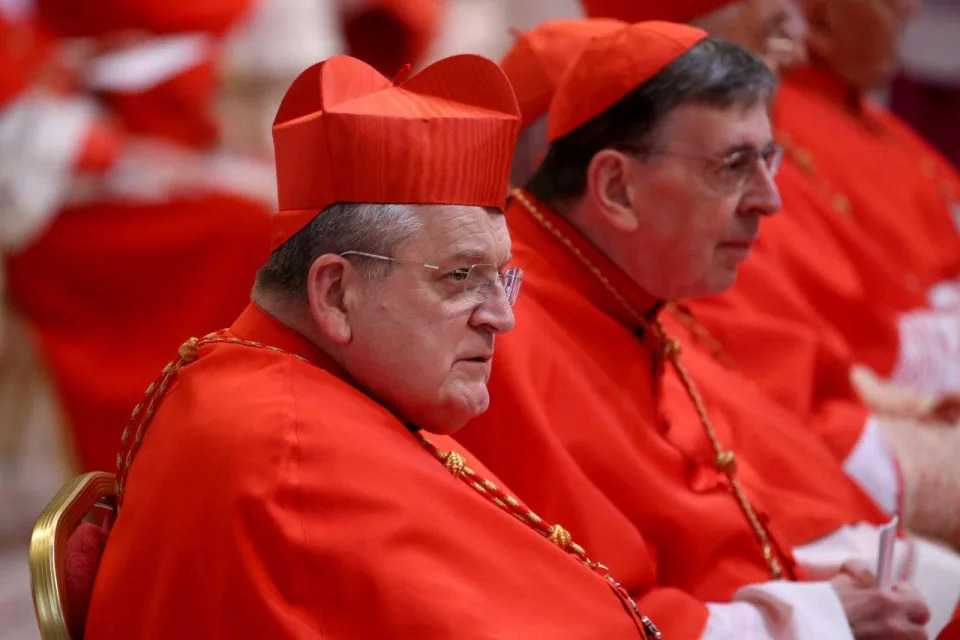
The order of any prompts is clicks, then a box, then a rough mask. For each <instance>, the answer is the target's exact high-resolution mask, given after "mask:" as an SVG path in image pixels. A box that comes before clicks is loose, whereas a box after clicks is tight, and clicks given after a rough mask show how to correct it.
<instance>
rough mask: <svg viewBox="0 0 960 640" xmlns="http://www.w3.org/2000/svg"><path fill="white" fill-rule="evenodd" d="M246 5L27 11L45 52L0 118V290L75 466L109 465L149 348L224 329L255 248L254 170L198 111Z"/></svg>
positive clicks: (259, 209) (263, 212)
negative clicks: (47, 377)
mask: <svg viewBox="0 0 960 640" xmlns="http://www.w3.org/2000/svg"><path fill="white" fill-rule="evenodd" d="M246 9H247V2H246V1H245V0H236V1H233V0H225V1H217V0H204V1H199V2H193V3H188V4H186V5H181V4H176V5H170V4H169V3H150V2H140V1H136V2H134V1H125V0H117V1H116V2H113V1H112V0H107V1H103V2H101V1H96V0H91V1H89V2H58V1H56V0H39V1H38V2H36V4H35V5H34V6H32V8H30V10H29V11H27V12H26V13H25V14H24V15H25V17H26V19H28V20H29V21H30V22H29V24H30V25H31V26H32V28H33V30H34V33H35V34H41V35H42V36H44V37H46V41H47V42H48V43H49V46H48V47H47V48H46V51H45V52H44V55H43V57H41V58H39V62H37V63H35V64H37V65H38V66H36V67H34V68H35V69H36V71H32V72H29V73H27V74H26V75H25V80H24V81H23V82H21V84H20V87H19V89H18V90H17V91H16V92H15V93H11V94H10V95H9V96H8V98H7V100H6V102H5V103H4V109H3V113H2V116H0V117H2V118H3V124H4V125H6V126H8V127H10V128H11V130H12V132H13V133H12V135H10V136H9V137H7V138H6V139H5V142H6V143H5V144H4V145H3V147H2V148H0V153H3V156H4V158H3V162H2V164H3V166H4V168H5V171H6V172H7V173H6V175H5V176H4V185H3V193H4V195H5V196H6V197H5V201H4V203H3V210H4V216H5V217H6V218H7V219H8V220H9V221H10V223H9V224H5V225H4V230H5V233H7V234H8V235H7V241H6V243H5V248H6V252H5V268H6V271H7V279H8V281H7V286H8V295H9V297H10V299H11V302H12V304H13V305H14V306H15V308H16V309H17V310H18V311H19V312H20V313H22V314H23V316H24V318H25V321H26V323H27V325H28V327H29V330H30V333H31V335H32V336H33V338H34V339H35V340H36V343H37V345H38V349H39V353H40V355H41V357H42V359H43V361H44V363H45V366H46V367H47V368H48V369H49V371H50V374H51V377H52V379H53V383H54V387H55V389H56V392H57V397H58V399H59V401H60V403H61V406H62V408H63V412H64V416H65V421H66V423H67V425H68V428H69V434H70V444H71V447H72V449H73V451H74V454H75V456H76V463H77V466H78V467H79V468H80V469H83V470H90V469H104V470H109V469H111V468H112V467H114V466H115V458H116V451H117V441H118V440H117V439H118V437H119V434H120V431H121V430H122V428H123V423H124V421H125V417H126V415H128V412H129V406H130V405H131V402H132V403H134V404H135V403H136V399H137V397H138V395H139V394H140V392H142V387H144V386H145V385H146V383H147V382H149V380H150V377H151V376H152V372H153V371H155V369H156V367H157V366H158V365H162V364H163V360H164V354H165V353H167V352H169V349H170V348H171V347H175V346H176V344H178V343H179V342H180V341H182V339H183V336H184V335H186V334H191V333H198V332H204V331H208V330H212V329H214V328H216V327H218V326H220V325H222V324H223V323H225V322H227V321H229V318H230V317H232V316H233V315H235V313H236V312H237V310H238V309H241V308H242V307H243V304H244V301H245V299H246V295H247V292H248V291H249V288H250V286H251V285H252V282H253V275H254V273H255V271H256V268H257V265H258V264H259V263H260V262H262V260H263V259H264V257H265V256H266V255H267V252H268V246H267V244H266V242H265V240H264V233H265V230H266V227H267V223H268V208H267V207H268V205H270V204H271V203H272V202H273V200H274V195H273V194H274V189H275V187H274V186H273V185H272V182H271V179H270V171H269V165H267V164H265V163H261V162H258V161H248V160H246V159H243V158H239V157H236V156H233V155H231V154H229V153H225V152H224V151H223V150H222V148H221V146H220V142H219V133H218V126H217V123H216V120H215V117H214V106H215V105H214V101H215V98H216V92H217V88H218V79H217V76H218V74H217V56H218V53H219V46H220V40H221V38H222V36H223V34H224V33H225V32H226V31H227V30H228V29H229V28H230V26H231V25H232V24H233V23H234V22H235V21H236V20H237V19H238V18H240V17H241V16H242V14H243V12H244V11H245V10H246ZM21 24H24V23H23V22H22V21H21ZM41 35H36V36H34V37H41Z"/></svg>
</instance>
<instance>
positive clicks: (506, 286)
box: [340, 251, 523, 306]
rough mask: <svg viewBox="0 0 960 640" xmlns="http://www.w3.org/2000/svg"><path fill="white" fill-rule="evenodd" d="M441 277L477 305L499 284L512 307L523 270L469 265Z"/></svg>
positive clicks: (356, 253) (407, 262)
mask: <svg viewBox="0 0 960 640" xmlns="http://www.w3.org/2000/svg"><path fill="white" fill-rule="evenodd" d="M340 255H341V256H342V257H346V256H361V257H364V258H372V259H374V260H386V261H387V262H395V263H397V264H404V265H409V266H413V267H424V268H425V269H430V270H432V271H440V270H441V267H440V265H436V264H425V263H422V262H412V261H410V260H399V259H397V258H390V257H388V256H378V255H375V254H372V253H365V252H363V251H344V252H343V253H341V254H340ZM443 277H444V278H446V279H449V280H450V281H452V282H462V283H463V292H464V293H465V294H467V295H472V296H476V297H477V302H478V303H479V302H485V301H486V300H487V299H488V298H489V296H490V293H491V292H492V291H493V288H494V287H495V286H497V284H501V285H503V291H504V293H506V294H507V302H509V303H510V305H511V306H512V305H513V303H515V302H516V301H517V296H519V295H520V285H521V283H522V282H523V269H521V268H520V267H510V268H509V269H507V270H505V271H504V272H503V273H500V270H499V269H498V268H497V267H496V265H492V264H471V265H464V266H462V267H457V268H454V269H451V270H450V271H449V272H448V273H445V274H444V276H443Z"/></svg>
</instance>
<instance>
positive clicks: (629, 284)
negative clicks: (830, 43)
mask: <svg viewBox="0 0 960 640" xmlns="http://www.w3.org/2000/svg"><path fill="white" fill-rule="evenodd" d="M705 38H706V34H705V33H703V32H701V31H699V30H696V29H690V28H687V27H681V26H679V25H669V24H664V23H647V24H639V25H633V26H630V27H626V28H625V29H622V30H620V31H617V32H614V33H612V34H609V35H606V36H599V37H596V38H594V39H593V40H592V41H591V42H590V43H589V44H587V45H586V49H585V50H584V52H583V53H582V54H581V56H580V58H579V59H578V60H577V62H576V63H575V64H574V66H572V67H571V68H569V69H567V71H566V72H565V75H564V77H563V79H562V80H561V88H560V90H559V91H558V94H557V95H556V96H555V97H554V101H553V104H552V106H551V112H550V119H549V123H548V132H549V135H550V137H551V139H552V145H551V147H550V150H549V152H548V154H547V158H546V160H545V162H544V164H543V165H542V166H541V167H540V169H539V170H538V171H537V173H536V174H535V175H534V177H533V178H532V179H531V180H530V182H529V183H528V188H527V190H525V191H517V192H515V197H514V200H513V202H512V204H511V206H510V209H509V210H508V219H509V220H510V224H511V231H512V233H513V237H514V252H515V254H516V257H517V261H518V263H519V264H521V265H523V267H524V268H525V270H526V284H525V286H526V287H527V288H526V289H525V292H526V293H530V296H529V297H528V296H526V295H525V296H524V300H522V301H521V303H520V305H519V306H518V318H519V319H520V323H519V324H518V329H517V330H516V331H515V332H514V334H513V335H511V336H508V337H507V338H506V339H505V340H504V341H502V342H501V350H502V351H501V353H505V354H506V357H505V358H502V359H500V360H498V362H497V364H496V365H495V367H494V374H493V377H492V379H491V385H492V387H491V388H492V394H491V396H492V403H491V409H490V411H489V412H488V413H487V414H486V415H484V416H483V417H481V418H480V419H479V420H478V421H477V422H475V423H474V424H472V425H470V426H469V427H468V428H467V429H466V430H465V431H464V432H462V433H461V434H458V436H457V438H458V439H460V440H462V441H464V442H465V443H467V445H468V446H470V447H471V448H472V449H473V448H475V449H476V450H478V451H480V452H482V453H481V454H480V455H481V456H485V457H486V461H487V463H488V464H490V465H492V468H494V469H495V470H496V471H497V473H499V474H501V476H502V477H504V478H505V479H506V480H507V481H508V482H510V483H511V484H512V485H513V484H516V486H519V487H520V491H521V492H522V493H523V494H524V496H525V497H526V498H527V499H528V500H530V501H531V503H532V504H536V505H538V507H539V508H540V509H541V510H543V511H544V512H546V513H552V514H554V515H557V516H559V515H560V514H563V515H564V518H565V519H566V520H567V521H568V524H570V525H571V526H574V527H575V528H576V530H577V531H578V535H579V536H581V537H584V536H586V539H589V540H590V541H591V544H592V545H594V546H598V548H602V549H604V553H605V554H612V555H610V558H611V561H613V560H616V562H614V566H623V567H624V569H625V573H624V575H623V576H622V578H624V585H625V586H627V587H628V588H629V589H631V591H632V592H633V593H634V594H635V595H637V596H639V597H640V598H641V600H640V602H641V603H642V606H643V607H645V608H646V609H648V610H650V611H653V612H657V611H659V610H661V609H658V607H662V610H663V611H668V610H671V609H672V610H674V611H686V612H689V615H687V616H682V617H680V618H677V619H675V620H672V619H670V618H667V619H665V620H664V621H663V622H662V625H661V626H665V627H666V632H667V633H669V634H671V635H672V636H673V637H699V636H700V635H701V634H703V635H704V637H728V636H727V635H725V634H730V633H732V632H733V631H732V630H737V631H739V632H740V633H742V634H743V635H746V636H748V637H765V634H773V635H777V634H790V633H791V632H792V633H793V634H795V637H815V636H816V635H818V634H823V635H824V637H838V638H840V637H849V635H848V634H849V633H850V632H851V629H852V631H853V633H854V634H855V635H856V636H858V637H870V636H871V634H875V633H877V632H878V630H880V631H879V632H880V633H890V634H892V635H890V636H889V637H917V634H922V633H923V631H922V625H923V624H924V622H925V616H924V615H923V614H922V613H921V612H920V610H918V609H915V608H914V607H916V606H918V600H915V599H914V598H915V597H916V596H911V595H908V594H909V593H911V592H910V589H909V587H907V586H906V585H905V584H901V585H900V586H899V587H897V589H896V590H895V591H894V593H895V594H897V596H896V597H903V598H904V600H903V601H901V602H900V603H899V604H897V605H892V606H891V607H890V608H889V609H885V607H884V605H877V608H876V609H873V613H874V614H876V617H875V618H873V619H870V620H867V619H861V618H860V615H861V614H862V613H863V611H864V610H863V609H861V608H860V607H859V605H852V604H851V602H852V599H851V598H857V599H859V598H864V599H865V600H868V599H870V598H880V599H883V600H884V601H885V602H886V603H887V604H888V605H890V604H892V603H891V602H887V601H886V598H887V597H888V594H886V593H884V594H882V595H881V592H880V591H879V590H878V589H877V588H874V587H872V586H870V584H871V583H870V579H869V577H868V576H866V575H861V576H860V578H861V579H862V580H863V582H858V583H857V587H853V585H852V584H850V583H848V582H846V581H847V580H848V578H849V576H847V575H846V574H844V573H843V572H841V573H839V574H838V573H837V571H838V569H839V568H840V567H841V566H842V565H843V564H844V561H845V560H846V559H848V558H860V559H862V560H868V559H869V560H872V557H871V556H872V555H875V553H876V542H875V536H876V533H877V530H876V528H875V527H874V526H873V525H874V524H875V523H876V522H878V521H879V519H878V518H880V517H882V516H879V513H878V511H877V509H876V507H875V506H874V505H872V504H871V502H870V500H869V499H868V498H866V496H864V495H863V494H862V493H861V492H860V491H859V490H858V489H857V487H856V486H854V485H853V484H852V483H851V481H850V480H849V479H848V478H847V477H846V475H845V474H844V473H843V471H842V469H841V467H840V465H839V464H838V463H837V462H836V460H835V459H834V458H833V456H832V455H831V453H830V452H829V450H827V449H826V448H825V447H824V446H823V445H822V444H821V443H820V442H819V441H818V440H817V439H815V438H813V437H811V436H810V434H809V433H808V432H807V431H806V430H805V429H804V428H803V427H802V425H799V424H797V421H796V418H795V417H793V416H791V415H790V414H789V413H787V412H785V411H783V410H782V409H780V408H779V407H778V406H777V405H776V404H774V403H773V402H771V401H769V400H767V399H766V398H765V397H764V396H763V395H762V394H760V393H758V392H757V391H756V390H755V389H753V388H751V386H750V385H749V383H747V382H746V381H744V380H742V379H740V378H738V377H737V376H736V375H735V374H733V373H731V372H729V371H727V370H725V369H723V368H722V367H720V366H718V365H717V364H716V363H715V362H713V361H712V359H711V358H709V357H707V355H706V354H704V353H702V352H701V351H698V350H691V351H687V350H686V349H685V350H684V356H683V357H682V358H679V359H678V354H677V347H676V343H675V342H674V341H672V340H670V339H669V338H667V337H666V336H665V332H664V327H663V326H661V323H660V318H658V312H659V309H660V307H661V303H660V302H659V301H662V300H671V299H677V298H683V297H685V296H687V295H703V294H704V293H708V292H711V293H715V292H718V291H720V290H722V289H724V288H726V287H728V286H729V285H730V284H731V283H732V281H733V277H734V275H735V273H736V267H737V265H738V264H739V262H740V260H741V259H742V258H743V257H744V256H745V255H746V253H747V250H748V248H749V244H750V243H751V242H752V240H753V237H754V236H755V234H756V230H757V224H758V222H759V218H760V217H761V216H763V215H765V214H769V213H772V212H774V211H776V210H777V209H778V208H779V198H778V197H777V193H776V189H775V187H773V185H772V175H771V172H772V170H773V169H775V165H774V163H773V162H772V160H773V156H774V155H775V154H774V150H775V147H772V146H771V140H770V138H771V131H770V125H769V120H768V118H767V114H766V101H765V100H766V98H769V96H770V93H771V92H772V90H773V86H774V83H773V79H772V77H771V76H770V75H769V72H768V71H767V70H766V69H765V68H764V67H763V65H762V64H761V63H760V62H759V61H758V60H756V59H755V58H753V57H752V56H751V55H750V54H748V53H747V52H746V51H744V50H742V49H740V48H739V47H736V46H733V45H729V44H725V43H722V42H719V41H715V40H709V39H705ZM607 61H609V62H607ZM714 83H715V84H714ZM677 87H680V89H677ZM684 92H687V93H684ZM646 145H650V146H646ZM729 147H734V148H733V149H732V150H731V149H730V148H729ZM724 151H727V152H730V153H733V152H734V151H735V152H737V153H739V154H746V155H748V156H749V160H746V161H744V162H740V163H738V164H735V165H733V166H731V167H725V166H724V167H719V166H716V165H717V164H718V162H719V161H716V162H714V161H713V160H711V159H709V158H707V157H706V156H710V153H711V152H712V153H715V154H717V155H722V152H724ZM710 158H712V156H710ZM768 163H769V164H768ZM649 203H656V206H655V208H652V207H651V206H650V204H649ZM666 320H667V319H664V324H667V322H666ZM681 330H682V328H675V327H671V328H670V332H675V331H681ZM531 465H533V467H534V468H537V467H539V468H544V469H550V470H551V472H552V475H551V476H549V477H543V476H542V475H536V474H533V473H531V472H530V468H531ZM558 487H560V488H563V489H564V491H561V492H558V491H557V488H558ZM568 495H569V496H574V498H573V499H571V498H568V497H565V496H568ZM581 496H583V498H581ZM587 498H589V499H587ZM801 505H802V506H801ZM640 540H643V541H645V542H644V543H645V544H646V545H649V544H652V545H653V547H654V549H655V554H654V555H655V558H656V560H657V566H656V569H657V574H656V575H655V576H649V575H646V574H642V573H639V572H638V571H631V570H630V567H631V566H632V564H631V563H632V559H633V558H634V557H641V556H640V555H638V554H637V550H638V549H639V548H641V547H640V544H641V543H640V542H639V541H640ZM804 543H807V544H804ZM800 544H804V547H803V548H795V545H800ZM871 544H872V549H870V548H869V547H870V545H871ZM909 548H911V545H910V544H906V545H904V547H903V548H902V550H903V551H904V552H906V551H907V550H908V549H909ZM918 557H922V558H923V559H922V560H918V561H917V563H918V565H923V568H922V569H919V568H918V573H923V574H924V577H923V578H920V579H919V581H920V582H923V583H924V584H923V585H921V586H922V588H923V590H924V595H925V596H926V597H927V598H928V599H930V600H931V602H930V604H931V605H932V606H933V608H934V610H935V616H936V621H935V622H934V623H932V624H931V628H939V627H940V626H942V625H943V624H944V622H945V619H946V618H948V617H949V614H950V613H951V612H952V610H953V607H954V606H955V605H956V600H957V596H958V594H960V585H958V584H956V580H954V581H953V582H951V581H950V579H948V580H947V581H946V582H943V581H941V580H940V577H941V576H940V575H939V573H938V572H939V571H940V568H941V567H955V566H956V564H957V561H956V559H955V558H953V557H952V556H950V554H949V553H941V552H939V551H938V550H936V549H931V548H928V547H924V549H923V550H922V552H921V553H920V554H918ZM798 561H799V562H798ZM912 571H913V567H912V566H911V565H910V563H909V562H907V563H905V564H901V565H900V570H899V575H901V576H902V577H906V576H908V575H909V574H910V573H911V572H912ZM830 576H834V577H833V580H834V583H833V585H832V586H833V588H831V585H830V584H828V583H825V582H809V581H802V582H798V581H797V580H799V579H802V578H813V577H830ZM914 577H917V576H914ZM954 578H955V576H954ZM918 584H919V583H918ZM848 589H852V591H848ZM938 590H939V591H940V592H942V593H943V595H944V596H945V597H943V598H942V600H939V601H936V602H934V600H936V599H937V598H940V597H941V596H940V595H938ZM852 593H856V596H853V595H852ZM731 598H736V602H734V603H732V604H731V603H729V601H730V599H731ZM908 600H909V601H910V604H908V603H907V601H908ZM722 603H726V604H722ZM901 606H902V607H903V608H900V607H901ZM921 608H922V607H921ZM908 611H909V612H908ZM781 616H784V617H781ZM868 617H869V616H868ZM774 618H779V622H780V623H781V625H782V626H780V627H779V628H778V629H777V630H776V631H773V630H771V629H769V628H768V629H767V630H764V626H765V625H766V624H768V623H770V621H771V620H772V619H774ZM817 623H819V624H822V625H824V626H823V627H821V628H820V629H815V628H812V627H809V626H805V625H810V624H817ZM887 625H890V626H889V627H888V626H887ZM893 628H902V629H903V635H902V636H898V635H897V633H898V632H896V631H893ZM744 629H752V630H754V631H753V635H750V634H749V633H743V630H744ZM777 637H782V636H777Z"/></svg>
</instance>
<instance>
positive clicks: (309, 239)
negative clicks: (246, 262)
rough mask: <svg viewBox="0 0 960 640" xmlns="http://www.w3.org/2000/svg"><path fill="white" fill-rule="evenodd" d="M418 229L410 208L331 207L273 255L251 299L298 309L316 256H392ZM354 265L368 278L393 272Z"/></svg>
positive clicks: (370, 263) (365, 263)
mask: <svg viewBox="0 0 960 640" xmlns="http://www.w3.org/2000/svg"><path fill="white" fill-rule="evenodd" d="M420 226H421V222H420V219H419V218H418V217H417V215H416V212H415V208H414V206H413V205H405V204H369V203H356V202H337V203H334V204H332V205H330V206H329V207H327V208H326V209H324V210H323V211H322V212H320V213H319V214H318V215H317V216H316V217H315V218H314V219H313V220H311V221H310V223H309V224H308V225H307V226H305V227H304V228H303V229H301V230H300V231H298V232H297V233H296V234H295V235H294V236H292V237H291V238H290V239H289V240H287V241H286V242H285V243H283V244H282V245H280V246H279V247H278V248H277V249H275V250H274V252H273V253H272V254H271V255H270V259H269V260H268V261H267V263H266V264H265V265H263V267H261V268H260V270H259V271H258V272H257V280H256V284H254V286H253V293H252V294H251V297H252V298H253V299H254V300H255V301H257V302H261V301H264V300H266V299H269V300H270V301H272V302H273V303H274V304H283V305H291V304H292V305H296V304H300V303H302V302H304V301H305V300H306V297H307V272H308V271H309V270H310V265H312V264H313V263H314V261H315V260H316V259H317V258H319V257H320V256H322V255H325V254H328V253H333V254H340V253H343V252H344V251H362V252H364V253H372V254H376V255H383V256H392V254H393V252H394V251H395V250H396V248H397V246H398V245H400V244H401V243H402V242H404V241H405V240H407V239H409V238H410V237H411V236H412V235H413V234H414V233H416V232H417V231H418V230H419V229H420ZM356 264H357V268H358V269H360V270H361V272H362V273H363V274H364V275H365V276H367V277H371V278H381V277H384V276H385V275H387V274H388V273H389V271H390V267H391V263H390V262H387V261H385V260H360V261H358V262H357V263H356Z"/></svg>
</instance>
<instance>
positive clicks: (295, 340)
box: [229, 302, 356, 386]
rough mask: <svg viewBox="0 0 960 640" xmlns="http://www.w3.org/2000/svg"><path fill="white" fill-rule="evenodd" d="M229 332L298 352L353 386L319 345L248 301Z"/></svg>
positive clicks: (263, 343) (286, 350)
mask: <svg viewBox="0 0 960 640" xmlns="http://www.w3.org/2000/svg"><path fill="white" fill-rule="evenodd" d="M229 333H230V334H231V335H233V336H234V337H237V338H240V339H241V340H248V341H251V342H256V343H259V344H261V345H263V346H265V347H276V348H278V349H281V350H283V351H285V352H287V353H292V354H294V355H298V356H300V357H302V358H304V359H305V360H307V362H309V363H310V364H312V365H315V366H317V367H320V368H321V369H323V370H324V371H326V372H327V373H329V374H330V375H333V376H336V377H338V378H340V379H341V380H344V381H345V382H347V383H349V384H351V385H353V386H356V385H354V384H353V382H351V380H350V377H349V376H348V375H347V372H346V371H344V370H343V368H342V367H341V366H340V365H339V364H337V363H336V362H335V361H334V360H333V358H331V357H330V356H329V355H327V354H326V353H325V352H324V351H323V350H322V349H320V348H319V347H317V346H316V345H315V344H313V343H312V342H310V341H309V340H307V339H306V338H304V337H303V336H301V335H300V334H299V333H297V332H296V331H294V330H293V329H291V328H290V327H288V326H286V325H285V324H283V323H282V322H280V321H279V320H277V319H276V318H274V317H273V316H271V315H270V314H269V313H267V312H266V311H264V310H263V309H261V308H260V307H258V306H257V305H255V304H254V303H252V302H251V303H250V304H248V305H247V308H246V309H244V310H243V313H241V314H240V316H239V317H238V318H237V319H236V320H235V321H234V322H233V324H232V325H231V326H230V329H229Z"/></svg>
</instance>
